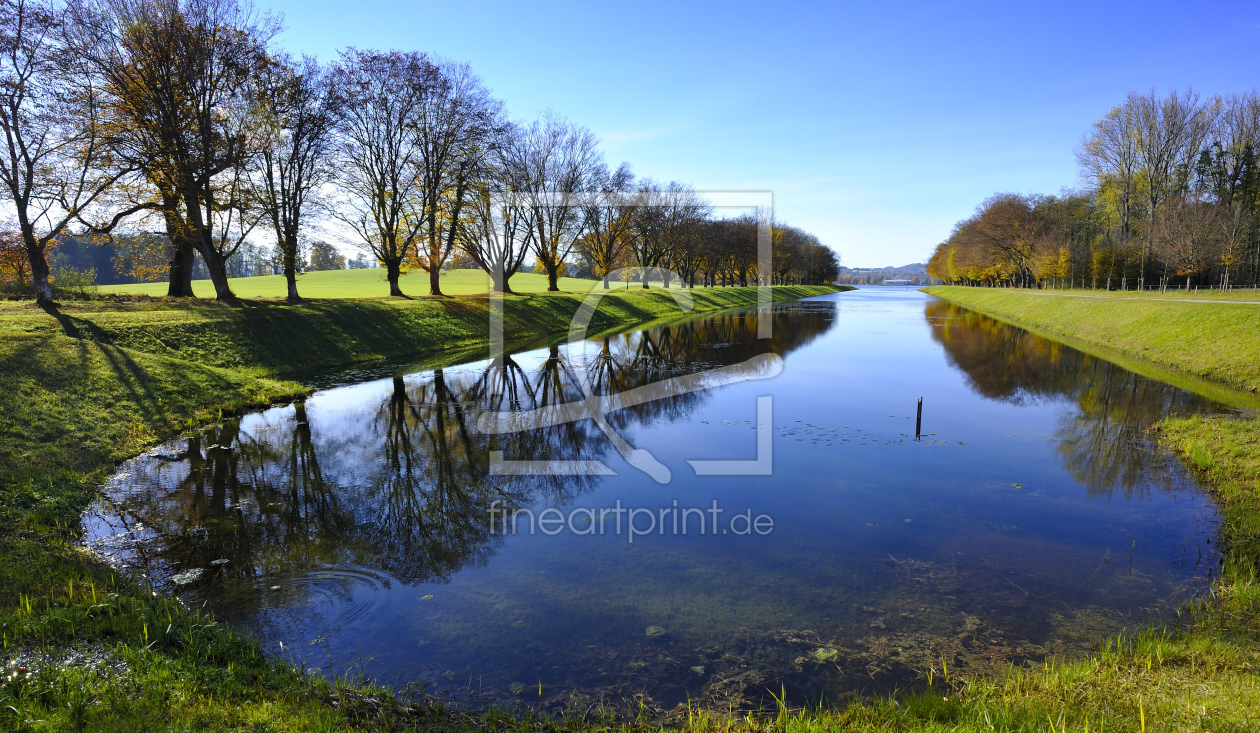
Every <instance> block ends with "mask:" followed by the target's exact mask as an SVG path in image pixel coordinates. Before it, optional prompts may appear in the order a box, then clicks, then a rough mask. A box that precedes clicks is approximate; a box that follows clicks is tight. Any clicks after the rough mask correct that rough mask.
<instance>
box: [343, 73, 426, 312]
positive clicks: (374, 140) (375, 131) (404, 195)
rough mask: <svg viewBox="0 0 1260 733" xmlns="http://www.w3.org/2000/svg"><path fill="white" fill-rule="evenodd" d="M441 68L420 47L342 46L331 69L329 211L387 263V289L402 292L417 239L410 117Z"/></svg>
mask: <svg viewBox="0 0 1260 733" xmlns="http://www.w3.org/2000/svg"><path fill="white" fill-rule="evenodd" d="M442 83H443V82H442V72H441V69H439V68H438V67H437V65H435V64H434V63H433V62H432V61H430V60H429V57H428V56H426V55H425V54H422V53H416V52H402V51H373V50H368V51H359V50H357V49H353V48H352V49H349V50H347V51H343V52H342V54H341V60H340V62H339V63H338V64H337V65H336V67H334V70H333V90H334V94H335V95H336V104H337V109H338V110H339V113H338V116H337V143H336V153H335V156H336V170H337V177H336V185H337V190H338V191H337V196H336V198H335V199H334V201H333V202H332V204H331V206H330V207H329V212H330V215H331V216H332V218H333V219H335V220H337V221H339V222H341V223H342V224H344V225H345V226H346V227H347V228H349V230H350V231H351V232H352V233H353V234H354V237H355V239H356V241H357V243H358V245H359V246H361V247H363V248H365V249H367V250H369V251H370V252H371V253H372V255H373V256H374V257H375V258H376V259H377V260H378V261H379V262H381V264H383V265H384V266H385V277H386V279H387V280H388V281H389V294H390V295H402V294H403V292H402V290H401V289H400V288H399V286H398V278H399V277H400V276H401V275H402V270H403V264H404V262H406V261H407V259H408V257H409V256H410V255H411V254H412V253H413V251H414V249H415V248H416V247H417V246H419V245H420V244H421V243H422V235H423V232H424V226H425V223H426V220H427V217H426V212H425V202H426V199H427V196H426V191H425V178H424V176H425V172H424V161H423V156H422V151H421V150H420V147H419V146H418V145H417V141H416V120H417V119H418V118H419V116H420V113H421V108H422V107H423V105H424V104H425V100H426V97H428V96H429V95H430V94H433V93H434V90H435V89H436V88H438V87H439V86H440V85H441V84H442Z"/></svg>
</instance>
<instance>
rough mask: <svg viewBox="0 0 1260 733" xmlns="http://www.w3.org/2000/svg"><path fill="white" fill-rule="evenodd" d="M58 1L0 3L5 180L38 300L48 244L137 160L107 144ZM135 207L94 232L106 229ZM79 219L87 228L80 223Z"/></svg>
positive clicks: (95, 94)
mask: <svg viewBox="0 0 1260 733" xmlns="http://www.w3.org/2000/svg"><path fill="white" fill-rule="evenodd" d="M63 21H64V18H63V17H61V15H60V13H59V11H58V10H57V9H55V8H54V7H53V6H52V5H50V4H47V3H43V2H38V1H36V2H28V1H27V0H5V2H3V3H0V133H3V135H4V142H5V146H4V154H3V155H4V157H3V164H2V165H0V184H3V186H4V188H5V193H6V194H7V196H8V199H9V201H10V203H12V205H13V207H14V210H15V214H16V220H17V229H18V234H19V235H20V237H21V241H22V245H23V248H24V249H25V252H26V257H27V260H28V262H29V265H30V275H31V282H32V285H33V286H34V290H35V299H36V301H37V302H39V303H40V304H41V305H47V304H50V303H52V287H51V285H50V283H49V274H50V273H49V267H48V261H47V258H46V257H45V256H44V253H45V251H46V250H47V249H48V247H49V245H50V244H51V243H54V242H56V241H57V239H58V238H60V237H62V236H65V235H67V234H70V233H71V232H70V229H71V227H76V226H77V225H80V224H83V223H84V221H85V217H87V216H88V215H89V214H90V212H91V211H92V210H93V208H94V207H96V206H98V205H99V204H100V203H101V202H102V200H103V198H104V197H105V196H106V195H107V194H108V193H110V191H111V190H112V189H113V188H115V187H116V186H117V185H118V184H119V183H120V182H121V181H123V179H124V178H126V177H127V176H129V175H131V174H132V173H134V171H135V169H134V168H133V167H130V166H128V165H126V164H120V163H119V162H118V160H117V159H116V158H115V157H114V156H113V155H112V154H111V151H110V150H109V148H108V146H107V145H106V144H105V134H104V131H103V128H104V127H106V126H107V125H109V124H110V120H109V119H108V109H107V107H106V106H105V103H104V100H103V99H102V95H101V90H100V89H99V88H97V86H96V85H95V84H94V80H93V79H92V78H90V77H87V76H85V75H84V74H83V73H82V71H83V69H82V67H81V65H80V61H79V59H78V58H77V57H76V56H75V55H74V54H73V53H72V52H70V51H69V50H68V49H67V47H66V45H65V43H64V39H63V38H62V37H61V36H60V34H59V33H58V31H59V26H61V24H62V23H63ZM138 210H139V208H138V207H137V208H129V209H124V210H123V211H120V212H118V213H117V214H116V215H115V216H114V217H112V218H111V219H110V220H109V221H106V222H102V223H98V224H97V226H96V227H95V229H96V230H97V231H108V230H109V229H111V228H113V227H114V226H115V225H117V223H118V222H119V221H121V220H122V219H123V218H124V217H125V216H127V215H129V214H131V213H134V212H135V211H138ZM79 228H82V227H79Z"/></svg>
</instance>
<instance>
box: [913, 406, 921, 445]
mask: <svg viewBox="0 0 1260 733" xmlns="http://www.w3.org/2000/svg"><path fill="white" fill-rule="evenodd" d="M922 432H923V398H922V397H920V398H919V414H918V415H917V416H916V417H915V418H914V439H915V440H918V439H919V435H920V434H921V433H922Z"/></svg>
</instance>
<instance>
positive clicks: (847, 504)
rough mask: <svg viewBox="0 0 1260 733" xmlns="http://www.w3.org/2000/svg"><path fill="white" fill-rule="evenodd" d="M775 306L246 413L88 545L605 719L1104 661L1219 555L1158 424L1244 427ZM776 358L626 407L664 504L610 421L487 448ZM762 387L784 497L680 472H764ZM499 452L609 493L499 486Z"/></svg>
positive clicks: (152, 467) (99, 512) (319, 631)
mask: <svg viewBox="0 0 1260 733" xmlns="http://www.w3.org/2000/svg"><path fill="white" fill-rule="evenodd" d="M772 318H773V336H772V338H770V339H758V338H757V333H758V320H757V315H756V314H753V313H749V314H735V315H718V316H709V317H705V318H701V319H699V320H695V321H692V322H689V323H685V324H682V325H676V326H670V327H665V328H658V329H653V330H648V331H639V332H633V333H627V334H623V335H619V336H614V337H611V338H608V339H602V340H598V341H593V342H588V343H586V344H583V345H582V346H581V348H578V347H577V346H575V347H573V348H569V347H566V346H560V347H555V348H544V349H539V350H535V351H529V352H526V353H519V354H514V355H513V356H512V357H510V358H509V359H506V360H503V361H501V362H497V363H493V362H487V361H481V362H474V363H468V364H463V365H460V366H456V367H448V368H444V369H439V370H429V371H415V372H407V370H403V373H400V374H398V375H396V376H393V377H392V378H390V377H387V378H383V379H376V380H373V381H366V382H360V383H356V384H349V385H346V386H340V387H333V388H329V389H325V390H322V391H320V392H318V393H316V394H315V395H314V396H312V397H311V398H309V399H308V400H306V402H305V403H304V404H299V405H295V406H288V407H281V408H275V409H271V410H267V411H265V412H261V413H258V414H253V415H249V416H246V417H243V418H241V419H239V420H229V421H225V422H224V423H222V424H220V425H216V426H214V427H212V428H209V429H206V430H202V431H199V432H197V433H195V434H190V435H187V436H185V437H183V438H181V439H179V440H176V441H172V442H171V443H168V444H166V445H164V446H162V447H160V448H159V449H157V450H154V451H152V452H150V453H148V454H146V455H144V456H141V457H139V458H137V459H135V460H133V461H131V462H129V463H128V464H126V465H125V466H124V467H123V468H122V470H121V471H119V473H118V474H117V475H116V476H115V477H114V479H113V480H112V481H111V482H110V484H109V486H108V489H107V492H106V494H107V499H106V500H104V501H102V502H101V503H100V504H99V506H98V507H97V508H96V510H94V512H93V514H92V515H90V516H89V517H88V520H87V523H88V526H89V542H90V544H92V545H93V546H95V547H96V548H97V549H99V550H101V551H103V552H105V553H106V554H109V555H111V556H112V557H114V558H115V559H116V560H117V561H118V562H119V563H120V564H126V565H131V566H134V567H137V568H138V569H139V570H140V571H142V572H146V573H148V574H149V576H150V577H151V578H152V579H153V580H154V582H156V583H158V584H160V585H164V586H167V587H169V588H171V589H172V590H173V591H174V592H176V593H177V594H178V595H179V596H180V597H181V598H183V599H184V600H185V601H186V602H187V603H188V604H189V605H196V606H201V605H202V604H203V603H204V604H206V605H207V607H208V608H210V609H213V611H214V612H215V613H216V615H217V617H218V618H219V619H221V620H226V621H229V622H232V623H235V624H238V625H241V626H243V627H246V628H249V629H251V630H253V631H254V632H255V633H256V634H257V635H258V636H259V637H260V638H261V639H262V640H263V642H264V643H265V644H266V646H267V648H268V649H269V650H271V651H272V652H274V653H276V654H278V655H283V656H285V657H287V658H291V659H293V660H295V661H297V662H304V663H305V664H306V665H307V666H309V667H314V668H318V669H321V670H323V671H324V672H325V673H327V674H344V673H360V672H362V673H366V674H368V675H369V676H371V677H373V678H375V679H376V680H378V681H380V682H383V683H387V684H392V685H396V686H398V687H402V686H405V685H407V684H415V685H422V686H424V688H425V689H426V690H427V691H428V692H429V693H430V694H437V695H442V696H446V697H451V698H456V699H466V700H470V701H473V702H484V701H492V700H498V701H507V700H522V701H524V702H527V703H530V704H534V705H542V706H543V707H547V708H556V707H560V706H565V705H568V706H576V707H578V708H579V709H585V708H589V706H590V705H591V704H595V703H598V702H601V701H602V702H603V704H606V705H608V706H610V707H612V708H614V709H626V708H627V707H628V706H629V705H631V704H633V702H634V701H635V700H637V699H638V700H646V701H647V704H649V705H650V706H655V707H658V708H668V707H671V706H673V705H675V704H677V703H679V702H682V701H684V700H687V699H690V700H692V701H698V702H702V703H712V704H717V705H722V706H726V705H730V704H734V705H749V704H756V703H757V702H758V701H759V700H760V699H761V695H762V694H763V691H764V690H767V689H770V690H774V691H775V692H777V691H778V690H779V689H780V687H781V686H783V687H786V689H787V690H788V693H789V695H792V696H793V697H794V698H796V699H811V700H817V699H818V698H820V697H826V698H829V699H833V700H838V699H841V698H843V697H844V696H845V695H847V694H853V693H855V692H856V693H862V692H870V691H878V690H883V689H889V688H891V687H893V686H902V687H904V686H905V685H907V684H915V683H916V680H920V679H921V676H920V675H921V671H922V670H925V669H927V668H929V667H932V666H935V667H936V668H937V669H938V670H939V668H940V661H941V660H942V659H944V660H946V661H947V662H948V664H949V666H950V667H951V669H955V670H962V671H984V670H994V669H1001V668H1005V666H1006V665H1007V664H1009V663H1012V662H1014V663H1016V664H1018V663H1022V662H1024V661H1027V660H1034V661H1035V660H1039V659H1042V658H1044V657H1045V656H1046V655H1047V654H1052V653H1076V652H1082V651H1085V650H1088V649H1089V648H1090V646H1091V645H1092V644H1094V643H1095V642H1096V641H1097V640H1098V639H1099V637H1100V636H1102V635H1106V634H1110V633H1114V632H1115V631H1117V630H1118V629H1120V628H1121V627H1122V625H1125V624H1128V625H1132V624H1134V623H1136V622H1139V621H1141V620H1143V619H1147V618H1149V615H1150V614H1151V613H1158V612H1159V611H1160V609H1167V608H1169V607H1171V606H1172V605H1175V604H1176V603H1177V602H1179V601H1180V600H1183V599H1184V598H1186V597H1187V596H1189V595H1190V594H1193V593H1195V592H1196V591H1197V590H1198V589H1201V588H1203V587H1204V584H1205V582H1206V581H1207V579H1208V578H1209V576H1210V573H1211V572H1212V571H1213V569H1214V568H1215V567H1216V563H1217V562H1218V560H1217V556H1216V554H1215V553H1214V551H1213V549H1212V540H1213V537H1214V533H1215V527H1216V514H1215V510H1214V508H1213V506H1212V504H1211V503H1210V501H1209V500H1208V499H1207V498H1206V497H1205V495H1204V494H1203V493H1202V491H1201V490H1200V489H1199V487H1198V486H1197V485H1196V484H1195V483H1194V481H1193V480H1192V479H1191V478H1189V477H1188V476H1187V475H1186V473H1185V471H1184V470H1183V469H1182V468H1181V467H1180V466H1179V465H1178V464H1177V463H1176V462H1175V461H1174V460H1172V459H1170V458H1169V457H1167V456H1165V455H1161V454H1160V453H1159V452H1158V451H1156V450H1155V448H1154V446H1153V445H1152V444H1151V443H1150V442H1149V441H1148V440H1147V439H1146V438H1145V437H1144V435H1143V429H1144V428H1145V427H1146V426H1148V425H1150V424H1151V423H1153V422H1155V421H1157V420H1159V419H1160V418H1161V417H1163V416H1165V415H1167V414H1170V413H1191V412H1211V411H1220V410H1224V409H1226V408H1224V407H1222V406H1219V405H1215V404H1213V403H1210V402H1208V401H1207V400H1205V399H1203V398H1200V397H1197V396H1195V395H1193V394H1191V393H1188V392H1185V391H1182V390H1179V389H1177V388H1175V387H1172V386H1169V385H1166V384H1163V383H1160V382H1157V381H1153V380H1148V379H1145V378H1143V377H1140V376H1137V375H1135V374H1133V373H1131V372H1127V371H1125V370H1124V369H1121V368H1119V367H1117V366H1114V365H1112V364H1110V363H1108V362H1105V361H1101V360H1098V359H1095V358H1092V357H1089V356H1086V355H1083V354H1081V353H1079V352H1077V351H1074V350H1073V349H1070V348H1068V347H1065V346H1062V345H1059V344H1055V343H1052V342H1049V341H1046V340H1044V339H1041V338H1038V337H1036V336H1033V335H1031V334H1028V333H1026V332H1023V331H1020V330H1018V329H1015V328H1012V327H1009V326H1005V325H1002V324H1000V323H997V322H995V321H993V320H991V319H988V318H985V317H983V316H979V315H977V314H974V313H972V312H969V311H965V310H962V309H959V308H956V307H954V306H951V305H949V304H947V303H944V302H942V301H937V300H933V299H931V298H929V297H927V296H925V295H923V294H921V293H918V292H915V291H905V290H892V289H888V290H881V289H869V290H861V291H857V292H850V293H845V294H841V295H835V296H827V297H822V298H816V299H811V300H808V301H803V302H800V303H796V304H792V305H788V306H784V307H780V308H778V309H776V310H775V311H774V313H773V315H772ZM771 352H773V354H777V355H779V356H780V357H782V360H783V361H782V372H781V373H780V374H778V375H777V376H774V377H772V378H761V379H746V380H744V381H739V382H737V383H733V384H728V385H725V386H716V387H712V388H709V389H705V390H700V391H695V392H686V391H683V390H674V392H673V393H671V394H669V395H667V396H666V397H664V398H662V399H656V400H653V401H648V402H645V403H643V404H639V405H635V406H631V407H628V408H625V409H620V410H616V411H614V412H612V413H611V414H610V415H609V429H610V430H611V431H615V434H616V435H620V436H624V438H625V440H626V441H628V443H629V444H630V445H631V446H633V447H634V448H636V449H642V450H646V451H649V452H650V453H651V455H652V456H653V457H654V458H655V459H656V460H657V461H659V462H660V463H661V464H663V465H664V466H665V467H667V468H668V469H669V473H670V474H671V479H670V480H669V482H668V483H660V482H658V481H657V480H656V479H654V478H653V477H651V476H649V475H648V474H647V473H645V472H643V471H641V470H638V469H637V468H635V467H634V466H631V465H630V464H628V463H627V462H626V460H625V459H624V458H623V457H622V455H621V454H620V453H619V452H618V450H617V448H616V447H615V446H614V444H613V442H612V441H611V440H610V439H609V438H608V437H607V435H606V434H605V432H604V431H603V430H601V428H600V427H599V426H598V425H597V424H596V423H595V421H593V420H590V419H585V420H578V421H576V422H569V423H560V424H557V425H554V426H551V427H545V428H541V429H536V430H528V431H524V432H520V433H510V434H487V433H486V432H483V431H482V430H481V429H479V427H480V428H484V427H486V425H485V420H483V424H482V425H480V426H479V424H478V417H479V416H480V415H481V413H483V411H491V412H501V411H508V410H516V411H522V410H534V409H536V408H540V407H546V406H549V405H558V404H563V403H570V402H574V401H576V400H579V399H581V398H582V396H583V391H582V386H581V385H582V384H583V380H585V381H586V383H588V384H591V385H593V389H594V391H595V392H596V393H598V394H623V393H626V392H627V391H628V390H634V389H636V388H643V387H644V386H645V385H650V384H656V385H657V386H660V385H661V384H679V383H681V382H678V381H675V382H664V381H663V380H671V379H672V380H678V379H679V378H682V379H683V380H684V381H685V379H686V375H688V374H696V373H699V372H703V371H705V370H710V369H713V368H716V367H723V366H728V365H735V364H741V363H745V362H748V360H750V359H757V358H759V359H760V360H759V361H758V362H757V363H758V364H760V365H761V366H762V367H763V369H762V371H761V372H760V373H759V374H758V375H757V376H761V377H765V376H766V374H767V373H769V372H772V371H773V369H772V368H771V367H772V366H773V365H774V364H775V363H776V360H775V359H774V357H770V356H768V355H769V354H771ZM767 365H769V366H767ZM643 391H644V390H643V389H640V390H639V392H638V393H634V394H642V393H643ZM764 395H770V396H771V397H772V398H773V399H772V415H773V417H772V419H771V420H770V423H771V424H772V429H771V434H772V440H771V444H770V447H771V448H772V451H773V458H772V465H773V473H772V475H742V476H698V475H696V473H695V471H693V469H692V468H691V467H690V465H689V464H688V463H687V461H689V460H716V459H734V460H752V459H755V458H757V457H758V435H759V431H758V430H757V427H756V426H757V423H758V417H757V414H758V413H757V410H758V397H760V396H764ZM653 396H656V395H653ZM920 396H922V397H923V398H924V409H923V433H924V435H923V436H922V438H921V439H919V440H916V439H915V421H914V417H915V404H916V400H917V399H918V398H919V397H920ZM491 451H497V452H500V453H501V456H502V458H503V459H505V460H508V461H524V460H532V461H553V462H555V461H587V462H588V464H589V463H591V462H601V463H602V464H603V465H604V466H606V468H607V469H608V470H609V472H615V474H616V475H567V476H530V475H497V474H495V473H493V472H492V465H491ZM761 457H762V458H763V459H764V458H766V456H764V455H762V456H761ZM501 470H503V469H502V468H493V471H501ZM618 502H620V504H618ZM714 502H716V505H717V508H719V509H720V510H721V513H716V514H715V513H714V512H712V511H711V510H712V509H713V508H714ZM619 505H620V506H621V507H622V508H628V509H639V510H640V511H639V512H638V514H637V515H636V516H635V520H636V527H637V529H638V530H639V531H640V532H643V533H644V534H640V535H635V536H633V541H631V535H630V534H629V532H628V528H627V527H626V526H624V525H622V524H621V523H620V522H621V521H622V518H623V517H626V516H629V515H627V514H616V513H609V512H607V511H604V512H602V517H601V510H607V509H609V508H616V507H617V506H619ZM549 507H554V508H556V509H558V510H559V511H558V512H552V513H551V515H550V516H551V517H555V516H557V515H558V514H562V515H563V516H564V517H566V518H568V519H569V521H568V522H567V523H566V524H564V525H562V526H561V527H560V528H559V531H558V533H556V534H544V533H543V532H542V531H539V528H540V527H542V526H547V527H551V528H555V525H553V524H547V525H541V524H540V525H536V526H535V531H533V533H531V532H530V526H531V522H530V520H529V517H530V516H531V514H527V513H521V514H517V515H516V520H517V523H516V534H504V533H503V532H502V530H503V528H504V525H503V520H502V517H503V516H504V509H505V508H510V509H511V510H513V511H514V510H518V509H525V510H529V512H531V513H532V516H535V517H540V515H541V513H542V512H543V510H545V509H547V508H549ZM675 507H677V508H676V509H675ZM688 508H690V509H693V510H701V511H692V512H690V513H687V514H684V513H683V511H684V510H685V509H688ZM492 509H494V510H495V511H496V512H497V514H494V515H493V516H495V517H498V518H499V519H498V523H496V524H494V525H493V528H492V522H491V521H490V517H491V516H492V515H491V514H490V511H491V510H492ZM575 510H580V511H575ZM702 511H703V513H701V512H702ZM737 514H744V515H745V518H744V519H735V515H737ZM762 515H764V518H762V519H761V520H760V523H759V524H758V525H757V527H758V529H760V530H762V531H761V532H758V531H746V530H747V528H748V524H749V522H748V521H747V519H748V518H751V519H753V520H757V518H758V517H762ZM680 516H681V517H682V518H683V519H685V520H686V521H684V522H682V523H681V525H680V526H678V528H677V530H675V522H676V521H677V520H678V518H679V517H680ZM715 517H716V522H715V521H713V520H714V518H715ZM592 520H594V521H592ZM649 520H651V521H652V524H653V528H652V531H651V532H650V533H648V529H647V528H648V523H649ZM732 520H734V521H732ZM702 521H703V523H704V527H703V530H704V531H703V533H702V531H701V530H702V527H701V522H702ZM770 522H772V523H773V526H772V528H770V524H769V523H770ZM684 526H685V527H687V528H688V531H687V532H686V534H684V533H683V527H684ZM715 528H717V529H718V530H719V531H716V532H715V531H714V529H715ZM508 529H509V531H510V530H511V525H508ZM618 529H619V530H620V531H618ZM198 571H200V572H198ZM636 693H642V694H643V695H645V697H643V698H635V697H634V696H635V694H636Z"/></svg>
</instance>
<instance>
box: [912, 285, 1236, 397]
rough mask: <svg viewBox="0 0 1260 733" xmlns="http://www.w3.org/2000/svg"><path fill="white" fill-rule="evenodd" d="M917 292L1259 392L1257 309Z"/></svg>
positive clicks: (1172, 301) (1135, 297) (989, 291)
mask: <svg viewBox="0 0 1260 733" xmlns="http://www.w3.org/2000/svg"><path fill="white" fill-rule="evenodd" d="M923 290H924V292H927V293H930V294H932V295H936V296H938V297H941V298H944V299H946V300H949V301H952V302H954V303H957V304H959V305H962V306H965V307H967V308H971V309H972V310H976V311H979V312H981V313H984V314H986V315H990V316H994V317H997V318H1000V319H1003V320H1006V321H1010V322H1013V323H1015V324H1017V325H1020V326H1028V327H1032V328H1034V329H1038V330H1040V331H1042V332H1045V333H1049V334H1055V335H1059V336H1065V337H1068V338H1071V339H1077V340H1079V341H1080V342H1082V343H1085V344H1091V345H1095V346H1100V347H1104V348H1106V349H1110V350H1112V351H1113V352H1115V353H1116V354H1118V355H1123V356H1126V357H1130V358H1134V359H1140V360H1144V361H1147V362H1151V363H1153V364H1159V365H1162V366H1164V367H1168V368H1171V369H1175V370H1177V371H1180V372H1184V373H1185V374H1187V375H1191V376H1193V377H1199V378H1202V379H1206V380H1211V381H1212V382H1217V383H1220V384H1224V385H1229V386H1231V387H1234V388H1236V389H1240V390H1244V391H1247V392H1257V391H1260V306H1257V305H1246V304H1243V303H1238V304H1232V303H1193V302H1184V301H1185V299H1184V298H1160V297H1156V296H1148V295H1144V294H1128V295H1116V296H1114V297H1113V296H1112V295H1110V294H1108V295H1103V296H1102V297H1058V296H1056V295H1053V294H1044V293H1045V291H1035V292H1029V291H1021V290H1008V289H1002V288H964V287H945V286H936V287H929V288H924V289H923ZM1078 293H1079V291H1078ZM1216 397H1217V398H1220V396H1219V395H1216Z"/></svg>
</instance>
